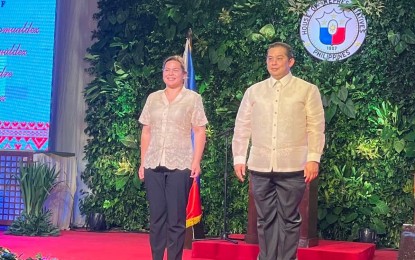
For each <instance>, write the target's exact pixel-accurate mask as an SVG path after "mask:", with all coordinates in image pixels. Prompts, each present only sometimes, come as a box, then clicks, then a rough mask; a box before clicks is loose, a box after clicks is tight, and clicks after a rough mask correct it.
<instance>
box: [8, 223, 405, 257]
mask: <svg viewBox="0 0 415 260" xmlns="http://www.w3.org/2000/svg"><path fill="white" fill-rule="evenodd" d="M196 243H199V245H197V244H196ZM200 243H208V244H211V245H210V246H214V247H217V246H218V245H214V244H215V243H223V244H225V245H224V246H225V247H224V248H222V247H223V246H219V248H222V249H219V250H228V249H227V247H228V246H231V245H229V244H231V243H229V242H223V241H209V242H206V241H198V242H194V243H193V252H192V250H184V254H183V260H213V259H215V260H219V259H227V260H237V259H238V260H239V259H244V260H255V259H256V256H255V254H256V253H257V252H258V249H257V246H256V245H249V247H252V248H250V249H249V251H246V250H247V248H245V247H246V245H244V242H242V241H241V242H238V245H233V244H232V246H235V248H234V249H233V250H237V252H238V253H235V254H234V255H233V256H230V258H229V256H227V257H226V258H223V257H224V256H225V255H224V254H222V256H215V258H204V257H202V256H200V251H199V253H198V252H197V251H196V248H197V247H199V248H200ZM327 243H328V244H330V243H331V244H337V247H338V246H339V245H340V244H339V243H345V242H339V241H328V242H327ZM359 244H360V243H359ZM0 246H1V247H5V248H8V249H10V250H11V251H12V252H14V253H16V254H17V255H19V256H20V258H21V259H27V258H29V257H35V256H36V254H41V255H42V256H43V257H47V259H48V260H97V259H100V260H104V259H127V260H128V259H131V260H147V259H148V260H150V259H151V250H150V245H149V242H148V234H146V233H132V232H114V231H109V232H89V231H85V230H71V231H62V232H61V235H60V236H58V237H24V236H11V235H5V234H4V233H3V232H2V231H1V232H0ZM326 246H327V244H326ZM344 246H346V247H348V246H347V245H346V244H343V245H342V246H341V247H344ZM315 249H316V248H314V249H313V250H315ZM206 250H208V249H206V248H205V249H203V250H202V252H203V251H205V252H209V251H206ZM244 250H245V251H244ZM348 250H352V247H349V248H348ZM244 252H245V253H244ZM237 255H239V257H237ZM397 255H398V253H397V251H391V250H376V251H375V253H374V258H373V260H392V259H397ZM299 257H300V251H299ZM315 259H318V260H323V259H319V258H315ZM332 259H336V260H340V259H341V258H336V257H332ZM351 259H352V258H351ZM299 260H312V259H304V258H299ZM348 260H349V259H348Z"/></svg>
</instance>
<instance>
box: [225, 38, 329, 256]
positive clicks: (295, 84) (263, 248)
mask: <svg viewBox="0 0 415 260" xmlns="http://www.w3.org/2000/svg"><path fill="white" fill-rule="evenodd" d="M294 62H295V61H294V55H293V52H292V48H291V46H289V45H288V44H285V43H281V42H276V43H273V44H271V45H270V46H269V48H268V52H267V58H266V64H267V70H268V72H269V74H270V75H271V77H270V78H268V79H266V80H264V81H261V82H258V83H256V84H254V85H253V86H251V87H250V88H248V89H247V90H246V92H245V94H244V97H243V99H242V102H241V105H240V107H239V111H238V114H237V116H236V120H235V130H234V136H233V140H232V151H233V157H234V168H235V174H236V176H237V177H238V179H239V180H240V181H242V182H243V181H244V179H245V168H246V156H247V151H248V146H249V143H250V142H251V147H250V153H249V159H248V162H247V165H248V168H249V170H250V173H251V175H250V181H251V182H252V192H253V197H254V201H255V206H256V210H257V215H258V219H257V224H258V241H259V249H260V252H259V255H258V259H259V260H276V259H277V260H288V259H296V253H297V247H298V241H299V236H300V225H301V216H300V214H299V210H298V208H299V204H300V202H301V200H302V197H303V194H304V190H305V188H306V183H309V182H311V181H312V180H314V179H315V178H316V177H317V176H318V170H319V162H320V157H321V155H322V152H323V147H324V141H325V140H324V138H325V136H324V126H325V122H324V110H323V105H322V102H321V97H320V93H319V90H318V88H317V87H316V86H315V85H313V84H311V83H308V82H306V81H304V80H302V79H299V78H297V77H294V76H293V75H292V74H291V67H292V66H293V65H294Z"/></svg>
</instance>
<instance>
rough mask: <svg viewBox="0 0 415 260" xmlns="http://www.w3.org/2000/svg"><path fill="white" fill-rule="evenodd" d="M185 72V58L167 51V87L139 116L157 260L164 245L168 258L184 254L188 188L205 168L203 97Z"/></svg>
mask: <svg viewBox="0 0 415 260" xmlns="http://www.w3.org/2000/svg"><path fill="white" fill-rule="evenodd" d="M186 76H187V73H186V71H185V68H184V62H183V59H182V58H181V57H180V56H171V57H168V58H167V59H166V60H165V61H164V63H163V81H164V83H165V84H166V87H165V89H164V90H159V91H156V92H154V93H151V94H150V95H149V96H148V98H147V101H146V104H145V105H144V108H143V111H142V113H141V115H140V118H139V122H140V123H141V124H142V125H143V129H142V133H141V165H140V168H139V170H138V175H139V178H140V179H141V180H144V179H145V187H146V191H147V200H148V203H149V209H150V245H151V251H152V256H153V260H162V259H163V255H164V250H165V248H167V257H168V260H179V259H182V255H183V245H184V240H185V232H186V205H187V199H188V194H189V189H190V185H191V183H192V178H196V177H198V176H199V174H200V161H201V159H202V154H203V149H204V146H205V141H206V134H205V130H206V128H205V125H206V124H207V123H208V121H207V118H206V115H205V112H204V109H203V104H202V98H201V96H200V95H199V94H197V93H196V92H194V91H191V90H188V89H186V88H184V87H183V85H184V80H185V79H186ZM192 130H193V134H194V145H192V138H191V132H192Z"/></svg>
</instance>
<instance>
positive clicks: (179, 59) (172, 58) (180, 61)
mask: <svg viewBox="0 0 415 260" xmlns="http://www.w3.org/2000/svg"><path fill="white" fill-rule="evenodd" d="M171 60H174V61H177V62H178V63H180V67H181V68H182V70H183V71H184V72H186V69H185V67H184V60H183V58H182V57H181V56H179V55H173V56H170V57H167V58H166V59H165V60H164V62H163V70H164V67H165V66H166V63H167V62H168V61H171Z"/></svg>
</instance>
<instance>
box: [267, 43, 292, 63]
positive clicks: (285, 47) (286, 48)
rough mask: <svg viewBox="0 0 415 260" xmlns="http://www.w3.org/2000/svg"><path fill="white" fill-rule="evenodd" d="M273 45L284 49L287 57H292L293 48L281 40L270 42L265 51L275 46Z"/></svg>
mask: <svg viewBox="0 0 415 260" xmlns="http://www.w3.org/2000/svg"><path fill="white" fill-rule="evenodd" d="M275 47H283V48H284V49H285V52H286V54H287V57H288V58H289V59H291V58H294V52H293V48H292V47H291V46H290V45H288V44H286V43H283V42H274V43H271V44H270V45H269V46H268V50H267V53H268V52H269V50H270V49H272V48H275Z"/></svg>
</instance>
